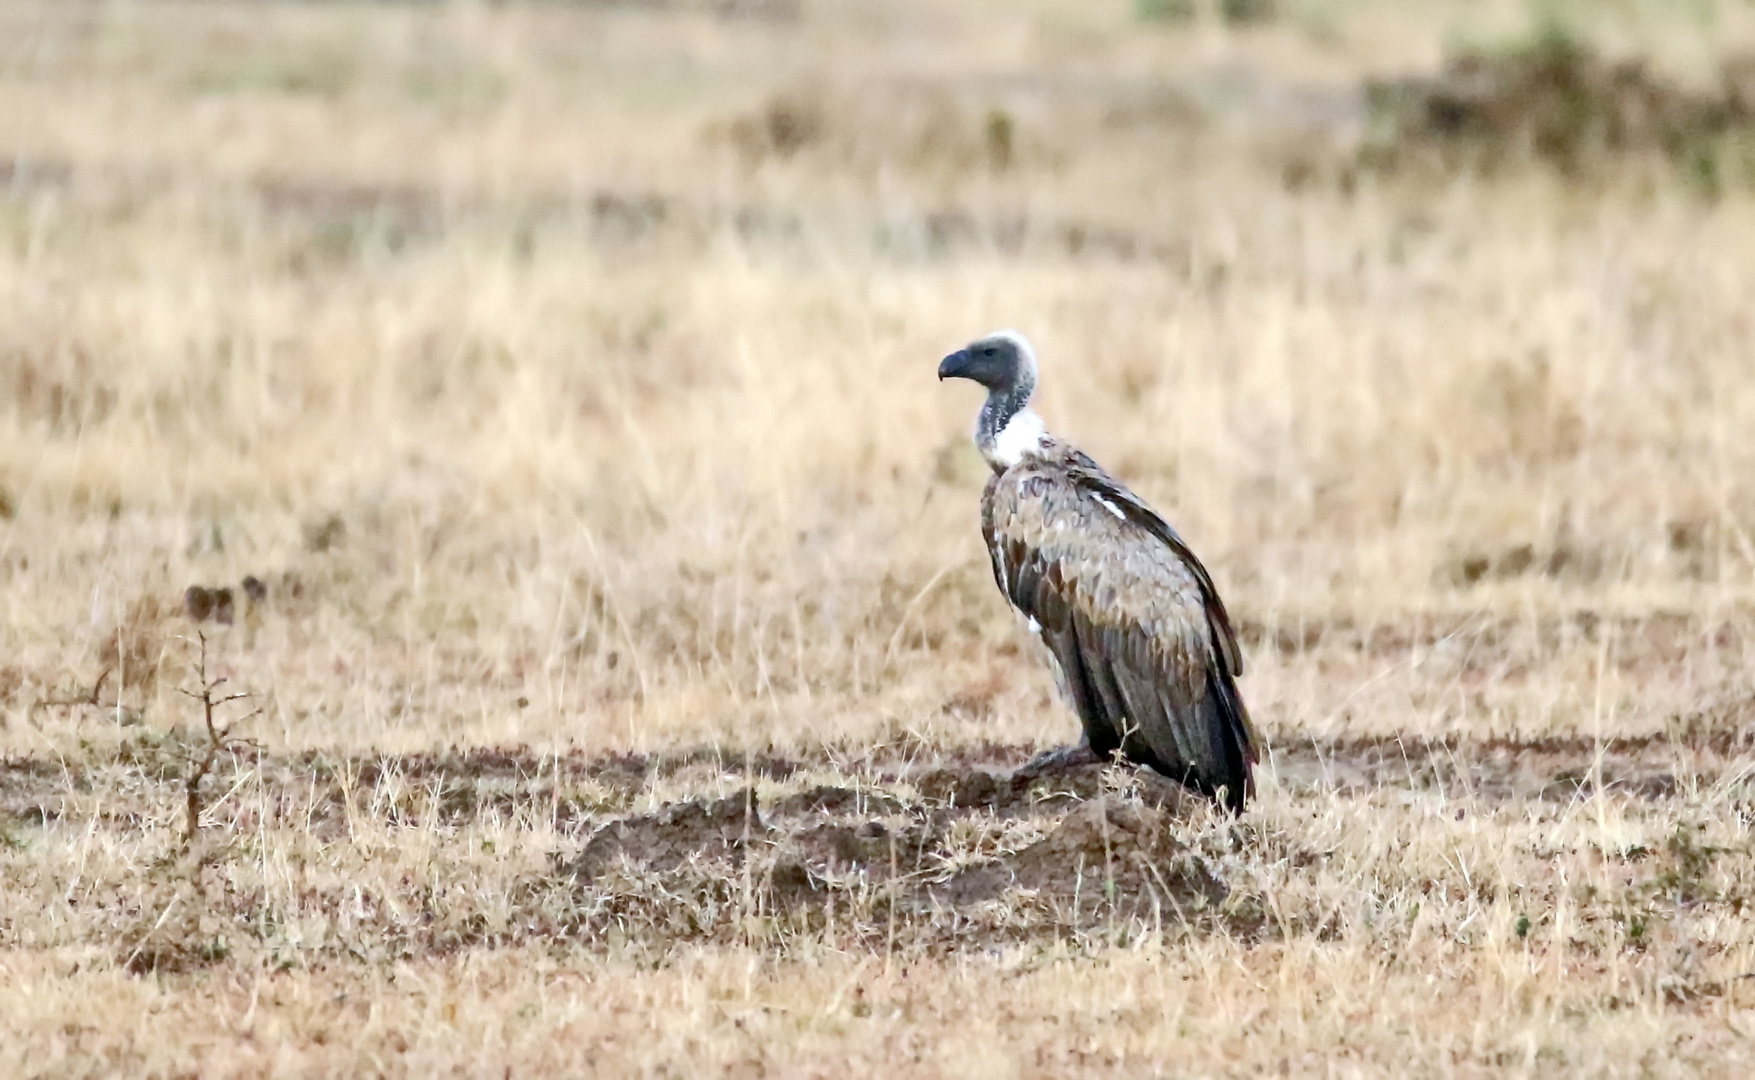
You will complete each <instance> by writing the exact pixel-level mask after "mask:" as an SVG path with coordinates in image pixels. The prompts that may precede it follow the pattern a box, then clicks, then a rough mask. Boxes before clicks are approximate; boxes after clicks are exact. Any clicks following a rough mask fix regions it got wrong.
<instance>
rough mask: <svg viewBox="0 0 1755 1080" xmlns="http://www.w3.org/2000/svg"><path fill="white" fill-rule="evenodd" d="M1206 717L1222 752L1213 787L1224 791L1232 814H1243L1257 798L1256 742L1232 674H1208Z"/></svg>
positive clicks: (1212, 734)
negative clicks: (1255, 797) (1254, 773)
mask: <svg viewBox="0 0 1755 1080" xmlns="http://www.w3.org/2000/svg"><path fill="white" fill-rule="evenodd" d="M1202 711H1203V712H1204V713H1206V721H1207V731H1208V734H1209V737H1210V738H1211V740H1212V745H1213V746H1214V747H1215V748H1216V749H1217V750H1218V751H1219V762H1220V773H1221V774H1220V775H1219V776H1215V777H1212V778H1211V780H1212V784H1213V787H1215V788H1218V787H1220V786H1223V787H1224V789H1225V806H1226V808H1228V809H1229V810H1230V811H1231V812H1232V813H1242V812H1243V804H1244V803H1245V802H1247V801H1248V799H1249V797H1250V796H1251V795H1253V794H1255V777H1254V776H1253V774H1252V769H1251V766H1253V765H1254V764H1255V761H1256V753H1255V739H1254V735H1253V733H1252V730H1251V728H1250V724H1249V713H1248V712H1247V711H1246V710H1245V709H1244V707H1243V697H1242V695H1240V694H1238V693H1237V684H1236V683H1235V682H1233V681H1232V679H1231V676H1230V674H1229V673H1227V672H1225V671H1224V670H1222V669H1220V668H1218V667H1217V666H1216V665H1215V666H1214V667H1213V668H1212V669H1210V670H1209V671H1208V672H1207V698H1206V701H1204V702H1202Z"/></svg>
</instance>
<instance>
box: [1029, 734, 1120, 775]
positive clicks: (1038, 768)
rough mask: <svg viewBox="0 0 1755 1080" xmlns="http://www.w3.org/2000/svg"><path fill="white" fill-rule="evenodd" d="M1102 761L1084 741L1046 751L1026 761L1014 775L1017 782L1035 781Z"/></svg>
mask: <svg viewBox="0 0 1755 1080" xmlns="http://www.w3.org/2000/svg"><path fill="white" fill-rule="evenodd" d="M1101 762H1102V759H1101V758H1099V757H1098V756H1097V753H1096V751H1094V750H1092V749H1091V747H1090V745H1089V744H1088V743H1086V742H1085V741H1084V740H1082V739H1081V740H1080V741H1078V742H1077V743H1075V744H1073V745H1072V746H1057V747H1055V748H1054V749H1053V750H1045V751H1043V752H1042V753H1040V754H1037V755H1036V756H1035V757H1033V758H1031V759H1030V760H1029V761H1026V762H1025V763H1024V764H1023V765H1022V766H1021V767H1020V768H1019V769H1018V771H1017V772H1015V773H1012V778H1013V779H1016V780H1033V779H1035V778H1036V777H1038V776H1049V775H1052V774H1054V773H1062V772H1071V771H1072V770H1074V769H1082V768H1084V767H1085V766H1087V765H1097V764H1100V763H1101Z"/></svg>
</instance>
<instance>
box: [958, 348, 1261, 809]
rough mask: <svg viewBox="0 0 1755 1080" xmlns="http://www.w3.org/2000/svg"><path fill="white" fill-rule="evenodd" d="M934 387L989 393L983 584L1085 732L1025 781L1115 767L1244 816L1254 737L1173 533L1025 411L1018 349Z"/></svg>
mask: <svg viewBox="0 0 1755 1080" xmlns="http://www.w3.org/2000/svg"><path fill="white" fill-rule="evenodd" d="M938 377H939V378H940V379H941V380H942V379H970V380H973V381H974V382H977V383H979V384H981V385H982V386H984V387H986V388H987V401H986V403H985V404H984V405H983V406H982V407H981V413H980V416H979V417H978V418H977V420H976V426H975V445H976V446H977V447H979V448H980V450H981V454H982V456H983V457H985V458H986V459H987V463H988V464H989V465H990V466H991V467H992V469H993V476H992V477H991V478H990V479H989V480H988V481H987V488H986V490H985V491H984V492H983V493H982V496H981V531H982V535H983V536H984V537H985V539H986V541H987V551H988V555H989V556H990V557H991V558H992V560H993V577H994V580H995V581H997V582H998V583H999V590H1000V592H1002V593H1004V594H1005V596H1006V599H1008V600H1010V601H1011V603H1012V604H1013V605H1014V606H1015V607H1016V608H1017V609H1018V610H1019V611H1020V612H1022V613H1023V614H1024V616H1025V618H1026V619H1028V620H1029V625H1030V628H1031V629H1032V630H1033V631H1035V632H1036V633H1037V634H1039V635H1040V636H1041V638H1042V640H1043V642H1044V643H1045V644H1046V645H1047V646H1048V649H1049V651H1050V652H1052V653H1053V654H1054V657H1055V659H1056V660H1057V661H1058V663H1059V667H1060V674H1061V684H1062V687H1063V689H1064V691H1065V693H1066V695H1067V697H1068V698H1069V699H1070V700H1071V702H1072V705H1073V707H1074V708H1075V709H1077V710H1078V714H1079V719H1080V720H1081V721H1082V722H1083V725H1084V737H1083V738H1082V739H1081V740H1080V742H1079V744H1078V745H1077V746H1074V747H1068V748H1066V749H1063V750H1059V751H1053V752H1050V753H1049V754H1046V755H1043V756H1042V757H1040V758H1038V759H1037V760H1036V761H1035V762H1032V763H1031V765H1030V766H1027V767H1026V768H1031V769H1041V768H1046V767H1050V766H1053V765H1056V764H1061V763H1071V762H1075V761H1079V760H1088V759H1090V758H1091V757H1093V756H1094V757H1097V758H1109V757H1112V756H1114V755H1116V754H1120V755H1121V756H1122V757H1123V758H1125V759H1126V760H1128V761H1130V762H1133V763H1135V764H1138V765H1144V766H1147V767H1149V768H1151V769H1152V770H1154V771H1155V772H1157V773H1159V774H1160V775H1163V776H1166V777H1169V778H1170V779H1172V780H1177V781H1180V782H1181V783H1183V784H1185V785H1186V786H1188V787H1190V788H1193V789H1195V790H1196V791H1199V792H1201V793H1203V794H1205V795H1207V796H1209V797H1211V798H1213V799H1216V800H1219V801H1221V802H1222V803H1223V804H1224V805H1225V806H1227V807H1229V808H1230V809H1231V810H1233V811H1237V810H1241V809H1242V808H1243V804H1244V801H1245V800H1246V799H1247V798H1248V797H1249V795H1250V794H1251V792H1252V790H1253V788H1252V779H1251V775H1250V772H1251V768H1252V766H1253V765H1254V764H1255V762H1256V755H1257V749H1256V737H1255V733H1254V730H1253V728H1252V727H1251V725H1250V722H1249V714H1248V712H1247V710H1246V709H1245V708H1244V705H1243V698H1242V696H1241V695H1240V694H1239V693H1238V690H1237V681H1236V680H1237V677H1238V676H1239V675H1241V674H1242V672H1243V655H1242V653H1241V652H1240V651H1239V650H1238V647H1237V638H1236V635H1235V634H1234V633H1233V632H1232V630H1231V620H1230V618H1229V616H1227V615H1226V613H1225V605H1224V604H1223V603H1222V602H1221V601H1220V600H1219V594H1218V591H1217V590H1216V589H1215V588H1214V587H1213V579H1212V577H1211V576H1209V575H1208V574H1207V572H1206V569H1205V568H1204V567H1203V566H1201V564H1200V560H1199V559H1196V558H1195V557H1194V553H1193V552H1192V551H1190V550H1189V548H1188V545H1187V544H1186V543H1184V542H1183V540H1182V537H1180V536H1178V535H1177V534H1176V530H1175V529H1173V528H1171V527H1170V525H1169V523H1168V522H1166V521H1165V520H1164V519H1163V518H1161V517H1159V516H1158V515H1157V514H1156V513H1154V512H1153V511H1152V509H1151V507H1149V506H1147V505H1146V504H1145V502H1144V501H1143V500H1142V499H1140V497H1139V496H1137V495H1135V494H1134V493H1133V492H1131V491H1129V490H1128V489H1127V487H1126V485H1124V484H1122V483H1121V482H1120V481H1118V480H1116V479H1114V478H1113V477H1111V476H1110V475H1109V474H1108V473H1105V472H1104V471H1103V470H1102V469H1101V468H1100V467H1099V466H1098V465H1097V463H1096V462H1095V461H1092V460H1091V459H1090V458H1089V457H1087V456H1086V455H1085V454H1084V453H1082V452H1081V451H1079V450H1078V449H1077V448H1076V447H1073V446H1071V445H1069V444H1068V443H1066V442H1064V441H1062V440H1061V439H1058V438H1056V437H1054V436H1053V435H1051V434H1049V433H1048V432H1047V431H1046V430H1045V429H1044V427H1043V425H1042V420H1041V419H1040V418H1039V417H1038V416H1037V415H1036V414H1035V413H1033V412H1031V411H1030V410H1029V408H1028V405H1029V402H1030V395H1031V393H1032V392H1033V391H1034V390H1035V388H1036V357H1035V354H1034V352H1032V350H1031V348H1030V345H1029V343H1028V342H1027V341H1025V340H1024V339H1023V337H1022V336H1020V335H1018V334H1016V333H1013V332H1011V331H1003V332H1000V333H996V334H991V335H989V336H987V337H984V338H982V339H980V340H979V341H974V342H971V343H970V344H969V345H968V346H966V347H964V348H962V349H959V350H957V351H956V352H954V353H951V354H950V355H949V356H947V357H945V358H944V360H943V361H941V362H940V364H939V367H938Z"/></svg>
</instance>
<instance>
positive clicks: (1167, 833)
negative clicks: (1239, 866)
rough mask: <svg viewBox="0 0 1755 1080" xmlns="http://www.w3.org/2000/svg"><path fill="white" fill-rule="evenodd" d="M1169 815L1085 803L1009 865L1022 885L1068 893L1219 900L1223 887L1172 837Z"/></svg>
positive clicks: (1106, 801) (1108, 802)
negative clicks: (1097, 885) (1093, 887)
mask: <svg viewBox="0 0 1755 1080" xmlns="http://www.w3.org/2000/svg"><path fill="white" fill-rule="evenodd" d="M1172 824H1173V822H1172V819H1171V816H1170V815H1169V814H1168V813H1166V812H1164V811H1162V810H1154V809H1152V808H1150V807H1146V806H1142V805H1139V804H1137V803H1127V802H1122V801H1120V800H1117V799H1113V798H1103V799H1097V800H1095V801H1093V802H1088V803H1085V804H1083V805H1082V806H1080V807H1079V808H1078V809H1076V810H1074V811H1073V812H1072V813H1070V814H1068V815H1067V816H1066V820H1064V821H1062V822H1061V823H1060V827H1059V828H1058V829H1056V830H1054V832H1053V833H1052V834H1050V835H1049V836H1048V837H1047V838H1045V839H1043V840H1039V841H1037V842H1036V843H1034V844H1031V845H1030V846H1029V847H1027V848H1025V849H1024V850H1023V851H1021V852H1019V853H1018V854H1017V856H1016V858H1015V859H1013V860H1012V864H1013V866H1014V867H1015V873H1016V876H1017V884H1018V886H1019V887H1020V888H1025V889H1034V890H1035V891H1037V892H1040V893H1057V894H1060V895H1063V896H1070V895H1072V894H1074V893H1075V892H1078V891H1080V890H1082V889H1088V888H1090V883H1091V882H1092V880H1093V879H1095V880H1097V881H1100V882H1102V883H1103V886H1104V888H1105V889H1112V890H1115V891H1118V892H1120V893H1123V894H1127V895H1133V896H1143V895H1147V894H1156V893H1162V894H1163V895H1164V896H1165V897H1166V898H1171V899H1176V900H1178V901H1181V900H1184V899H1194V900H1197V901H1200V902H1204V903H1212V904H1216V903H1218V902H1219V901H1221V900H1223V899H1224V898H1225V886H1224V885H1223V884H1222V883H1221V882H1220V881H1219V880H1218V879H1217V878H1216V877H1214V876H1213V875H1212V874H1211V872H1209V871H1208V870H1207V868H1206V866H1205V865H1203V864H1202V863H1201V861H1200V859H1199V857H1198V856H1196V855H1195V854H1194V852H1193V851H1191V850H1190V849H1189V847H1188V845H1187V844H1184V843H1182V842H1181V841H1179V840H1177V839H1176V838H1175V836H1173V835H1172V832H1171V826H1172Z"/></svg>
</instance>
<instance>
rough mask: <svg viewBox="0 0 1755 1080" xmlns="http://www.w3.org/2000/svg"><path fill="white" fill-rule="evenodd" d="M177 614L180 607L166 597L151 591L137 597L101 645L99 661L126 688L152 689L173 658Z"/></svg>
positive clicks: (105, 636) (99, 647) (99, 646)
mask: <svg viewBox="0 0 1755 1080" xmlns="http://www.w3.org/2000/svg"><path fill="white" fill-rule="evenodd" d="M175 613H176V608H175V607H174V606H173V605H172V604H170V603H169V602H167V601H166V600H165V599H163V598H162V597H159V596H156V595H154V594H151V593H146V594H142V595H140V596H137V597H135V598H134V600H133V601H132V602H131V603H129V605H128V609H127V611H126V612H125V613H124V614H123V616H122V618H121V620H120V621H119V622H118V623H117V624H116V625H115V626H114V627H113V628H112V629H111V630H110V632H109V633H107V634H105V635H104V638H103V641H102V642H101V643H100V644H99V645H98V663H99V664H100V665H102V667H103V668H104V669H105V670H106V671H109V672H113V673H114V676H115V677H116V678H117V680H118V683H119V685H120V686H121V687H123V688H124V689H127V688H134V687H139V688H141V689H144V690H148V691H150V690H151V689H152V688H153V687H155V686H157V685H158V681H159V676H160V675H161V674H162V673H163V671H164V668H165V665H166V662H167V661H168V660H169V659H170V656H169V654H170V648H171V643H172V642H173V641H174V640H175V639H176V634H175V631H174V630H173V629H172V627H171V619H172V618H173V616H174V615H175Z"/></svg>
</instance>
